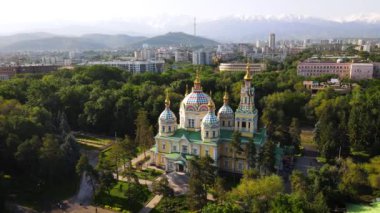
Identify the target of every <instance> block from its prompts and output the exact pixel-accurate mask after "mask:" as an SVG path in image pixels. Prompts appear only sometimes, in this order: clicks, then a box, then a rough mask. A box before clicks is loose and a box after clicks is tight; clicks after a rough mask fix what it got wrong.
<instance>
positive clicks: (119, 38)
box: [81, 34, 147, 48]
mask: <svg viewBox="0 0 380 213" xmlns="http://www.w3.org/2000/svg"><path fill="white" fill-rule="evenodd" d="M81 38H83V39H87V40H89V41H93V42H96V43H100V44H103V45H105V46H107V47H109V48H119V47H123V46H126V45H130V44H133V43H136V42H139V41H142V40H144V39H147V37H143V36H129V35H124V34H119V35H106V34H86V35H83V36H81Z"/></svg>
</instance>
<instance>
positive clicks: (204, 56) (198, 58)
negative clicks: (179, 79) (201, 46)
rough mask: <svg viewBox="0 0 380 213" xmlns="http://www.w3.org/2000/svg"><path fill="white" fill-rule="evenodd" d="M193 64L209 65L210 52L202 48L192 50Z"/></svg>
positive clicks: (210, 60)
mask: <svg viewBox="0 0 380 213" xmlns="http://www.w3.org/2000/svg"><path fill="white" fill-rule="evenodd" d="M193 64H196V65H210V64H212V54H211V53H210V52H205V51H202V50H199V51H194V52H193Z"/></svg>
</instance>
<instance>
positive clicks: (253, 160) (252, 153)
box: [246, 138, 257, 168]
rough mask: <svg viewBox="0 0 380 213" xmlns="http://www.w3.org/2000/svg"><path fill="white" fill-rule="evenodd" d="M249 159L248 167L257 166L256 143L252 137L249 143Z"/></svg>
mask: <svg viewBox="0 0 380 213" xmlns="http://www.w3.org/2000/svg"><path fill="white" fill-rule="evenodd" d="M246 153H247V156H246V157H247V161H248V167H249V168H256V158H257V156H256V154H257V153H256V145H255V143H254V142H253V139H252V138H250V139H249V141H248V143H247V151H246Z"/></svg>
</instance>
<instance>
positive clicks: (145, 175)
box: [135, 169, 162, 181]
mask: <svg viewBox="0 0 380 213" xmlns="http://www.w3.org/2000/svg"><path fill="white" fill-rule="evenodd" d="M135 174H136V175H137V177H139V178H140V179H144V180H151V181H153V180H155V179H156V178H157V177H159V176H160V175H162V172H161V171H158V170H155V169H145V170H136V172H135Z"/></svg>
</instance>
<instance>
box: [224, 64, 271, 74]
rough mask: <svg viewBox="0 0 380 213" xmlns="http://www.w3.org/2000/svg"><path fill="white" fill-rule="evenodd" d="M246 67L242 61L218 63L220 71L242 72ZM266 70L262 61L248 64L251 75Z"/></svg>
mask: <svg viewBox="0 0 380 213" xmlns="http://www.w3.org/2000/svg"><path fill="white" fill-rule="evenodd" d="M245 69H246V64H244V63H221V64H220V65H219V71H220V72H244V71H245ZM265 70H266V65H265V64H264V63H254V64H250V70H249V71H250V72H251V75H253V74H256V73H261V72H264V71H265Z"/></svg>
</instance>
